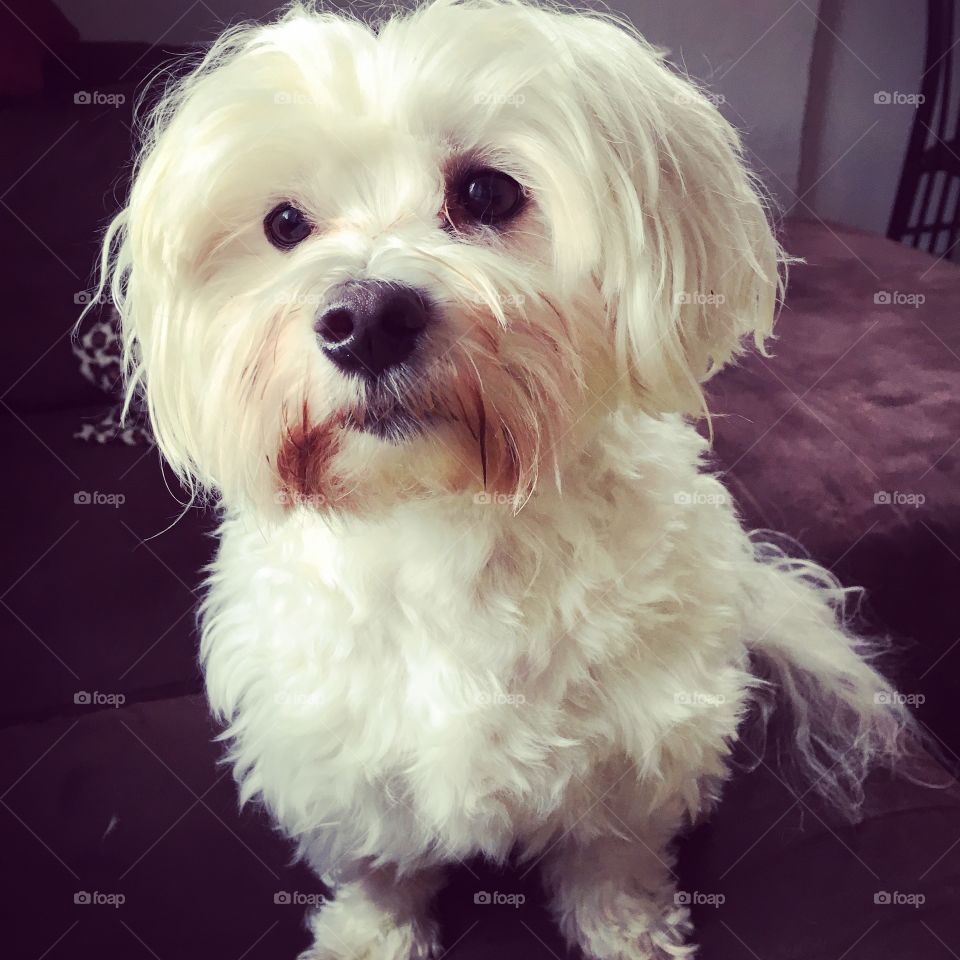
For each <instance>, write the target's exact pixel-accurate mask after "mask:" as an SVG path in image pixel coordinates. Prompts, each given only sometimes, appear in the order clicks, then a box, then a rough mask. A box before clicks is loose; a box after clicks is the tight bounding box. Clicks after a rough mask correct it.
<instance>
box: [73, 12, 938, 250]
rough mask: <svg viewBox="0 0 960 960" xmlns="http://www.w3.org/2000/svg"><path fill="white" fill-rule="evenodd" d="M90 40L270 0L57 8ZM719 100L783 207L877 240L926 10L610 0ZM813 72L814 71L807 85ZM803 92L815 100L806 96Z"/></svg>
mask: <svg viewBox="0 0 960 960" xmlns="http://www.w3.org/2000/svg"><path fill="white" fill-rule="evenodd" d="M57 2H58V3H59V6H60V8H61V9H62V10H63V12H64V13H65V14H66V16H67V17H68V18H69V19H70V20H72V21H73V22H74V23H75V24H76V25H77V27H78V28H79V30H80V34H81V37H82V38H83V39H85V40H140V41H148V42H157V41H159V42H162V43H164V44H169V45H181V44H188V43H193V42H197V41H203V40H209V39H210V38H211V37H212V36H213V35H215V34H216V33H217V32H218V31H219V30H220V29H222V27H223V25H224V24H226V23H235V22H237V21H239V20H243V19H247V18H260V17H265V16H267V15H269V14H270V12H271V11H272V10H274V9H275V8H276V7H277V6H278V4H277V2H276V0H204V2H202V3H200V2H196V3H193V2H192V0H167V2H137V3H134V2H131V0H97V2H96V3H92V2H90V0H57ZM612 6H613V7H614V9H617V10H620V11H621V12H624V13H626V14H627V15H628V16H630V18H631V19H632V20H633V21H634V23H636V25H637V26H638V27H639V28H640V30H641V31H642V32H643V33H644V34H645V35H646V36H647V37H648V38H649V39H650V40H652V41H653V42H654V43H657V44H659V45H661V46H664V47H667V48H668V49H669V50H670V51H671V57H672V59H673V60H674V62H675V63H677V64H679V65H681V66H683V67H684V68H685V69H686V70H687V71H688V72H689V73H690V74H691V75H693V76H694V77H697V78H698V79H700V80H702V81H704V82H705V83H707V84H708V85H709V86H710V87H711V88H712V89H713V90H714V91H715V93H716V94H717V96H718V98H722V101H721V109H722V110H723V111H724V113H725V114H726V115H727V117H728V118H729V119H730V120H731V121H732V122H733V123H734V124H736V125H737V126H738V127H739V128H740V129H741V130H742V131H743V134H744V139H745V142H746V144H747V149H748V152H749V154H750V156H751V159H752V162H753V164H754V166H755V168H756V170H757V172H758V173H759V174H760V176H761V178H762V179H763V181H764V182H765V184H766V185H767V188H768V189H769V191H770V192H771V193H772V194H773V196H774V197H775V198H776V200H777V201H778V203H779V204H780V206H781V208H782V209H784V210H785V211H786V212H791V213H793V214H795V215H799V216H803V217H807V218H811V217H817V218H822V219H824V220H827V221H837V222H841V223H846V224H849V225H851V226H856V227H861V228H863V229H867V230H872V231H877V232H883V231H884V230H885V228H886V223H887V218H888V217H889V212H890V207H891V205H892V202H893V195H894V192H895V189H896V184H897V181H898V178H899V173H900V166H901V163H902V156H903V150H904V148H905V146H906V138H907V132H908V128H909V123H910V120H911V118H912V109H911V107H909V106H905V105H896V104H886V105H878V104H875V103H874V95H875V94H876V93H877V92H879V91H889V92H909V93H912V92H915V91H916V85H917V83H918V78H919V74H920V62H921V59H922V48H923V40H924V25H923V21H922V16H921V15H922V13H923V10H924V7H925V4H923V3H921V2H920V0H612ZM811 64H813V66H814V70H813V75H812V80H811ZM808 94H809V100H808Z"/></svg>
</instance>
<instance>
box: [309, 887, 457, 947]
mask: <svg viewBox="0 0 960 960" xmlns="http://www.w3.org/2000/svg"><path fill="white" fill-rule="evenodd" d="M309 927H310V930H311V932H312V933H313V936H314V944H313V946H312V947H310V948H309V949H308V950H306V951H304V952H303V953H302V954H300V957H299V960H435V958H437V957H439V956H440V953H441V949H440V939H439V930H438V927H437V925H436V923H434V922H433V921H432V920H425V919H410V920H404V921H400V922H398V921H397V920H396V919H395V918H393V917H391V916H390V915H389V914H386V913H384V912H382V911H381V910H379V909H377V907H375V906H374V905H373V904H370V903H350V904H345V903H340V902H338V901H336V900H334V901H333V902H332V903H328V904H326V905H325V906H324V907H323V908H322V909H321V910H319V911H318V912H317V913H315V914H313V916H312V917H311V918H310V921H309Z"/></svg>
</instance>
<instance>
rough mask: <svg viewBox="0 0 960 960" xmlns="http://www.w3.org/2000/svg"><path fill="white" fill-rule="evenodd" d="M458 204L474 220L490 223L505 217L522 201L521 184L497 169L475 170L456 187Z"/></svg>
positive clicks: (514, 211) (517, 207) (511, 213)
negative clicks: (458, 191)
mask: <svg viewBox="0 0 960 960" xmlns="http://www.w3.org/2000/svg"><path fill="white" fill-rule="evenodd" d="M458 199H459V201H460V207H461V208H462V209H463V211H464V212H465V213H466V214H467V215H468V216H469V217H470V218H471V219H473V220H475V221H476V222H477V223H482V224H486V225H487V226H492V225H494V224H497V223H502V222H503V221H504V220H509V219H510V217H512V216H513V215H514V214H515V213H516V212H517V211H518V210H519V209H520V207H521V206H522V205H523V201H524V194H523V187H521V186H520V184H519V183H517V181H516V180H514V179H513V177H509V176H507V174H505V173H501V172H500V171H499V170H476V171H474V172H473V173H470V174H468V175H467V176H466V177H465V178H464V179H463V181H462V186H461V188H460V196H459V198H458Z"/></svg>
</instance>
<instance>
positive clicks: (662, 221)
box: [561, 16, 782, 413]
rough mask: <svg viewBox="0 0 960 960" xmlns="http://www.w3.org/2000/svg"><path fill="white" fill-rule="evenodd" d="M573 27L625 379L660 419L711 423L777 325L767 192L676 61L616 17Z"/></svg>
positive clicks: (777, 283)
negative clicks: (679, 416) (735, 361)
mask: <svg viewBox="0 0 960 960" xmlns="http://www.w3.org/2000/svg"><path fill="white" fill-rule="evenodd" d="M561 19H564V20H566V21H567V23H568V24H569V28H568V29H564V30H562V31H561V32H562V41H563V46H564V47H565V49H566V51H568V52H569V55H570V56H571V57H572V59H573V61H574V62H573V64H571V68H572V69H573V70H574V71H575V75H576V76H577V78H578V79H577V81H576V83H577V86H578V89H579V91H580V98H581V104H580V106H581V108H582V109H583V110H584V111H585V113H586V117H585V120H586V123H587V125H588V126H590V127H591V128H592V130H593V133H594V138H595V150H596V154H597V156H598V158H599V163H600V165H601V168H602V174H601V179H602V181H603V182H602V184H601V185H600V189H602V190H603V194H602V195H600V196H599V197H598V206H599V216H600V223H601V240H600V243H601V267H600V270H599V271H598V272H599V276H598V282H599V283H600V286H601V289H602V293H603V296H604V300H605V303H606V304H607V308H608V312H609V317H610V322H611V325H612V328H613V332H614V336H615V338H616V348H617V354H618V358H619V362H620V364H621V372H622V373H623V374H624V377H625V379H627V378H628V379H629V381H630V382H631V383H632V385H633V386H634V388H635V391H636V393H635V396H637V397H638V398H639V400H640V402H641V403H642V405H643V406H644V407H645V408H646V409H648V410H650V411H651V412H656V413H662V412H667V411H682V412H689V413H700V412H703V411H704V410H705V405H704V398H703V392H702V389H701V384H702V382H703V381H704V380H706V379H708V378H709V377H710V376H711V375H712V374H713V373H715V372H716V371H717V370H718V369H719V368H720V367H721V366H723V365H724V364H725V363H726V362H727V361H728V360H730V358H731V357H733V356H734V355H735V354H736V353H737V352H738V350H739V349H740V347H741V342H742V341H743V340H744V338H746V337H748V336H751V335H752V337H753V338H754V340H755V342H756V344H757V346H758V347H759V348H760V349H761V350H762V348H763V342H764V339H765V338H766V337H767V336H768V335H769V334H770V333H771V330H772V327H773V320H774V314H775V311H776V308H777V304H778V299H779V295H780V292H781V289H782V282H781V277H780V264H781V255H780V249H779V246H778V244H777V241H776V239H775V237H774V235H773V232H772V230H771V227H770V224H769V221H768V217H767V210H766V207H765V204H764V202H763V200H762V198H761V196H762V195H761V193H760V192H759V190H758V186H757V184H756V182H755V180H754V178H753V177H752V176H751V174H750V172H749V171H748V169H747V168H746V166H745V164H744V161H743V153H742V147H741V143H740V140H739V137H738V135H737V132H736V131H735V130H734V129H733V127H732V126H731V125H730V124H729V123H728V122H727V121H726V120H725V119H724V117H723V116H722V115H721V113H720V111H719V110H718V109H717V106H716V104H715V103H713V102H712V101H711V99H709V98H708V97H707V96H706V95H705V94H704V93H703V92H701V91H700V90H699V89H698V88H697V87H696V86H695V85H694V84H693V83H691V82H690V81H689V80H687V79H686V78H684V77H682V76H680V75H678V74H677V73H676V72H674V71H673V70H671V69H670V68H669V67H668V66H667V65H666V64H665V63H664V53H663V52H662V51H659V50H657V49H655V48H654V47H652V46H650V45H649V44H648V43H646V42H645V41H644V40H642V39H641V38H640V37H638V36H637V35H636V34H635V33H634V32H632V30H630V29H629V28H624V27H623V26H621V25H620V24H617V23H613V22H610V21H609V20H608V19H606V18H602V17H594V16H587V17H583V18H573V17H567V18H561Z"/></svg>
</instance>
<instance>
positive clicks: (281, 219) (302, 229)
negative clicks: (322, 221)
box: [263, 203, 313, 250]
mask: <svg viewBox="0 0 960 960" xmlns="http://www.w3.org/2000/svg"><path fill="white" fill-rule="evenodd" d="M312 230H313V224H312V223H311V222H310V221H309V220H308V219H307V215H306V214H305V213H304V212H303V211H302V210H298V209H297V208H296V207H295V206H294V205H293V204H292V203H281V204H279V205H278V206H276V207H274V208H273V209H272V210H271V211H270V212H269V213H268V214H267V216H266V217H265V219H264V221H263V232H264V233H265V234H266V235H267V239H268V240H269V241H270V242H271V243H272V244H273V245H274V246H275V247H279V248H280V249H281V250H289V249H291V248H292V247H295V246H296V245H297V244H298V243H300V242H301V241H302V240H306V239H307V237H309V236H310V232H311V231H312Z"/></svg>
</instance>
